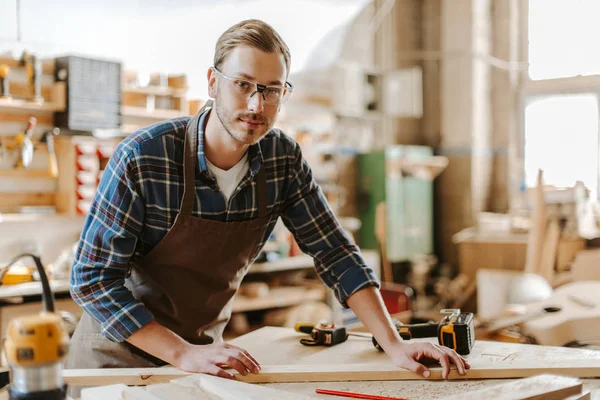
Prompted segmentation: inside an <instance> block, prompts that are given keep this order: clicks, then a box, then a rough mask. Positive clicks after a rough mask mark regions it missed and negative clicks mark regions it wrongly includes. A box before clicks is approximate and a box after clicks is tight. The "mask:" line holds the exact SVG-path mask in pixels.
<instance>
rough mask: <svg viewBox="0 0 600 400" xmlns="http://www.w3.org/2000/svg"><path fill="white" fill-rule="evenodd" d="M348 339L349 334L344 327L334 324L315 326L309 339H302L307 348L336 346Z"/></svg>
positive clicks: (301, 341)
mask: <svg viewBox="0 0 600 400" xmlns="http://www.w3.org/2000/svg"><path fill="white" fill-rule="evenodd" d="M347 339H348V333H347V332H346V328H345V327H343V326H336V325H334V324H319V325H315V326H314V327H313V328H312V330H311V332H310V339H309V338H302V339H300V343H302V344H303V345H305V346H334V345H336V344H339V343H343V342H345V341H346V340H347Z"/></svg>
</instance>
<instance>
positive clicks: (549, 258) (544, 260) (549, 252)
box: [539, 219, 560, 282]
mask: <svg viewBox="0 0 600 400" xmlns="http://www.w3.org/2000/svg"><path fill="white" fill-rule="evenodd" d="M559 241H560V227H559V225H558V221H557V220H556V219H552V220H551V221H550V222H549V223H548V227H547V228H546V235H545V237H544V243H543V247H542V249H543V250H542V254H541V256H540V268H539V274H540V275H541V276H543V277H544V278H546V280H547V281H548V282H551V281H552V279H553V278H554V267H555V265H556V253H557V251H558V242H559Z"/></svg>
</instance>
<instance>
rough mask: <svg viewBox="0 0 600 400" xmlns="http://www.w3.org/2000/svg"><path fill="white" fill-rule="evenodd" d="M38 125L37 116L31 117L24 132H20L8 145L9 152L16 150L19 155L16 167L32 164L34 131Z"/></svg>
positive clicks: (25, 166)
mask: <svg viewBox="0 0 600 400" xmlns="http://www.w3.org/2000/svg"><path fill="white" fill-rule="evenodd" d="M36 125H37V119H36V118H35V117H29V121H28V122H27V128H26V129H25V131H24V132H21V133H19V134H18V135H17V136H16V137H15V139H14V141H13V143H11V144H9V145H7V146H6V151H7V152H14V151H16V152H17V154H18V156H17V160H16V161H15V165H14V167H15V168H27V167H29V166H30V165H31V160H32V159H33V141H32V140H31V138H32V137H33V131H34V130H35V126H36Z"/></svg>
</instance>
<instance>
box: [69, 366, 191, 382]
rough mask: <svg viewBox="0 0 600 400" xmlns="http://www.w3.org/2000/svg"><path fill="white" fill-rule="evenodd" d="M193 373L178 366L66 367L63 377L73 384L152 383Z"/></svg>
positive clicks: (168, 380) (167, 380)
mask: <svg viewBox="0 0 600 400" xmlns="http://www.w3.org/2000/svg"><path fill="white" fill-rule="evenodd" d="M187 375H191V374H190V373H189V372H184V371H181V370H180V369H177V368H172V367H167V368H106V369H66V370H64V371H63V378H64V380H65V382H66V383H67V384H68V385H72V386H102V385H114V384H119V383H122V384H124V385H150V384H154V383H168V382H170V381H171V380H173V379H176V378H182V377H184V376H187Z"/></svg>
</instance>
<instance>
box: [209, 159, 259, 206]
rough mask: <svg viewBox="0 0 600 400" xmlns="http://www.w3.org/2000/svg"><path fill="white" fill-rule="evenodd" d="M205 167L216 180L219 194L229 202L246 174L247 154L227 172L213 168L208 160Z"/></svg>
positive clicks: (247, 166)
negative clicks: (219, 190)
mask: <svg viewBox="0 0 600 400" xmlns="http://www.w3.org/2000/svg"><path fill="white" fill-rule="evenodd" d="M206 166H207V167H208V170H209V171H210V172H212V174H213V175H214V176H215V178H217V184H218V185H219V189H221V193H223V195H224V196H225V199H226V200H227V201H229V198H230V197H231V195H232V194H233V192H234V191H235V189H237V187H238V185H239V184H240V182H241V181H242V179H244V176H246V173H247V172H248V168H249V165H248V152H246V154H244V156H243V157H242V159H241V160H240V161H239V162H238V163H237V164H235V165H234V166H233V167H231V168H229V169H228V170H224V169H221V168H217V167H215V166H214V165H213V164H212V163H211V162H210V161H209V160H208V158H207V159H206Z"/></svg>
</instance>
